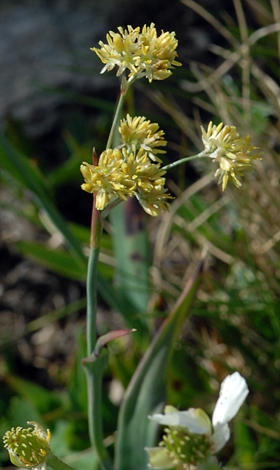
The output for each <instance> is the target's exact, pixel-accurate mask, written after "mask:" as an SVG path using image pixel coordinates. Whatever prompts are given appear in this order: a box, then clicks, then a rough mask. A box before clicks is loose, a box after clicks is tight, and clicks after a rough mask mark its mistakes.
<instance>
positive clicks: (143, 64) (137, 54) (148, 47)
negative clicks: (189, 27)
mask: <svg viewBox="0 0 280 470" xmlns="http://www.w3.org/2000/svg"><path fill="white" fill-rule="evenodd" d="M118 31H119V32H118V33H114V32H113V31H110V32H109V34H107V36H106V38H107V43H108V44H104V43H103V42H102V41H99V45H100V49H97V48H95V47H93V48H91V50H92V51H94V52H95V53H96V54H97V55H98V57H99V58H100V60H101V61H102V62H103V63H104V64H105V66H104V67H103V69H102V70H101V73H103V72H105V71H107V70H112V69H113V68H114V67H115V66H117V67H118V71H117V76H120V75H121V74H122V73H123V72H124V71H125V70H126V69H128V70H129V77H132V78H140V77H144V76H145V77H146V78H148V79H149V81H150V82H151V81H152V80H153V79H155V80H164V79H165V78H167V77H169V76H170V75H171V73H172V72H171V70H170V69H172V68H174V66H175V65H177V66H179V65H181V64H180V63H179V62H177V61H176V60H175V58H176V57H177V52H176V48H177V46H178V41H177V39H175V33H174V32H172V33H169V32H166V33H165V32H163V31H162V33H161V35H160V36H159V37H158V36H157V31H156V29H155V25H154V23H151V25H150V26H146V25H144V26H143V28H142V31H141V32H140V28H139V27H137V28H135V29H133V28H132V26H130V25H129V26H127V29H125V30H124V29H123V28H121V27H119V28H118Z"/></svg>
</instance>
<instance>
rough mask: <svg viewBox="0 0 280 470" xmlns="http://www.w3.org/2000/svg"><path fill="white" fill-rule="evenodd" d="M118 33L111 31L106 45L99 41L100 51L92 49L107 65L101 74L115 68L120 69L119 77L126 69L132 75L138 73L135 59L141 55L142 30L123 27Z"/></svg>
mask: <svg viewBox="0 0 280 470" xmlns="http://www.w3.org/2000/svg"><path fill="white" fill-rule="evenodd" d="M118 31H119V32H118V33H114V32H113V31H109V33H108V34H107V36H106V39H107V43H108V44H104V43H103V42H102V41H99V45H100V46H101V47H100V49H96V48H95V47H92V48H91V50H92V51H94V52H95V53H96V54H97V56H98V57H99V59H100V60H101V62H103V64H106V65H105V66H104V67H103V69H102V70H101V73H104V72H106V71H107V70H108V71H110V70H112V69H113V68H114V67H115V66H117V67H119V69H118V71H117V77H119V76H120V75H121V74H122V73H123V72H124V71H125V70H126V69H128V70H129V71H130V74H132V75H133V74H135V73H137V68H136V66H135V59H136V57H138V53H139V44H138V39H139V32H140V28H139V27H138V28H136V29H133V28H132V26H128V27H127V29H125V30H124V29H123V28H121V27H119V28H118Z"/></svg>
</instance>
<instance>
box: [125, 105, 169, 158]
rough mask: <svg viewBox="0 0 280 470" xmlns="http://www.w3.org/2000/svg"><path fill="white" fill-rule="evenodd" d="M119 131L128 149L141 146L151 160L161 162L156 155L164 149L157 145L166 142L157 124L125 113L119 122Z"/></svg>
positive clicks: (162, 144)
mask: <svg viewBox="0 0 280 470" xmlns="http://www.w3.org/2000/svg"><path fill="white" fill-rule="evenodd" d="M119 133H120V134H121V141H122V143H123V144H124V145H126V146H127V147H128V151H129V150H130V149H131V150H132V151H135V150H138V149H140V148H142V149H144V150H145V151H146V152H148V156H149V157H150V158H151V160H153V161H158V162H161V160H160V159H159V158H158V157H156V155H157V154H158V153H165V150H161V149H158V147H160V146H165V145H166V144H167V142H166V140H164V137H163V136H164V132H163V131H162V130H159V126H158V124H156V123H151V121H148V120H147V119H146V118H145V117H144V116H142V117H141V116H136V117H134V118H131V116H130V115H129V114H127V116H126V119H123V120H121V122H120V127H119Z"/></svg>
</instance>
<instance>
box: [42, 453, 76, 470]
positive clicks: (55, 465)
mask: <svg viewBox="0 0 280 470" xmlns="http://www.w3.org/2000/svg"><path fill="white" fill-rule="evenodd" d="M47 465H48V467H51V468H52V469H53V470H73V469H72V467H70V466H69V465H67V464H66V463H65V462H63V461H62V460H60V459H58V458H57V457H56V456H55V455H53V454H52V453H51V454H50V456H49V457H48V459H47Z"/></svg>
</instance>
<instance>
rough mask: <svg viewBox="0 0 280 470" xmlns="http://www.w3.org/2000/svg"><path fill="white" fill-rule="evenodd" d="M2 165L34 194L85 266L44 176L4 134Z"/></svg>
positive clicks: (0, 139) (0, 143)
mask: <svg viewBox="0 0 280 470" xmlns="http://www.w3.org/2000/svg"><path fill="white" fill-rule="evenodd" d="M0 163H1V166H2V169H3V170H4V172H7V173H8V174H9V175H10V176H12V177H13V178H14V179H15V180H16V181H17V182H19V183H20V184H21V185H22V186H24V187H25V188H27V189H29V190H30V191H31V192H32V193H33V196H34V200H35V203H36V204H37V206H38V207H39V208H40V209H44V210H45V212H46V213H47V215H48V217H49V218H50V220H51V221H52V223H53V224H54V225H55V227H56V228H57V229H58V230H59V231H60V232H61V234H62V235H63V236H64V238H65V240H66V242H67V244H68V245H69V248H70V249H71V251H72V253H73V255H74V256H75V258H76V259H77V262H78V263H79V264H81V266H85V264H86V260H85V257H84V254H83V252H82V249H81V245H80V243H79V242H78V241H77V239H76V238H75V237H74V235H73V233H72V232H71V230H70V228H69V227H68V225H67V223H66V221H65V220H64V219H63V217H62V216H61V214H60V213H59V212H58V210H57V209H56V207H55V205H54V203H53V201H52V199H51V197H50V189H49V187H48V185H47V183H46V181H45V179H44V177H43V175H42V174H41V173H40V171H39V169H38V168H36V167H34V166H33V165H32V164H31V162H30V161H29V159H28V158H27V157H26V156H25V155H23V154H22V153H21V152H20V151H19V150H17V149H15V148H13V147H12V145H11V144H10V143H9V142H8V141H7V139H6V138H5V136H4V135H3V134H0Z"/></svg>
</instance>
